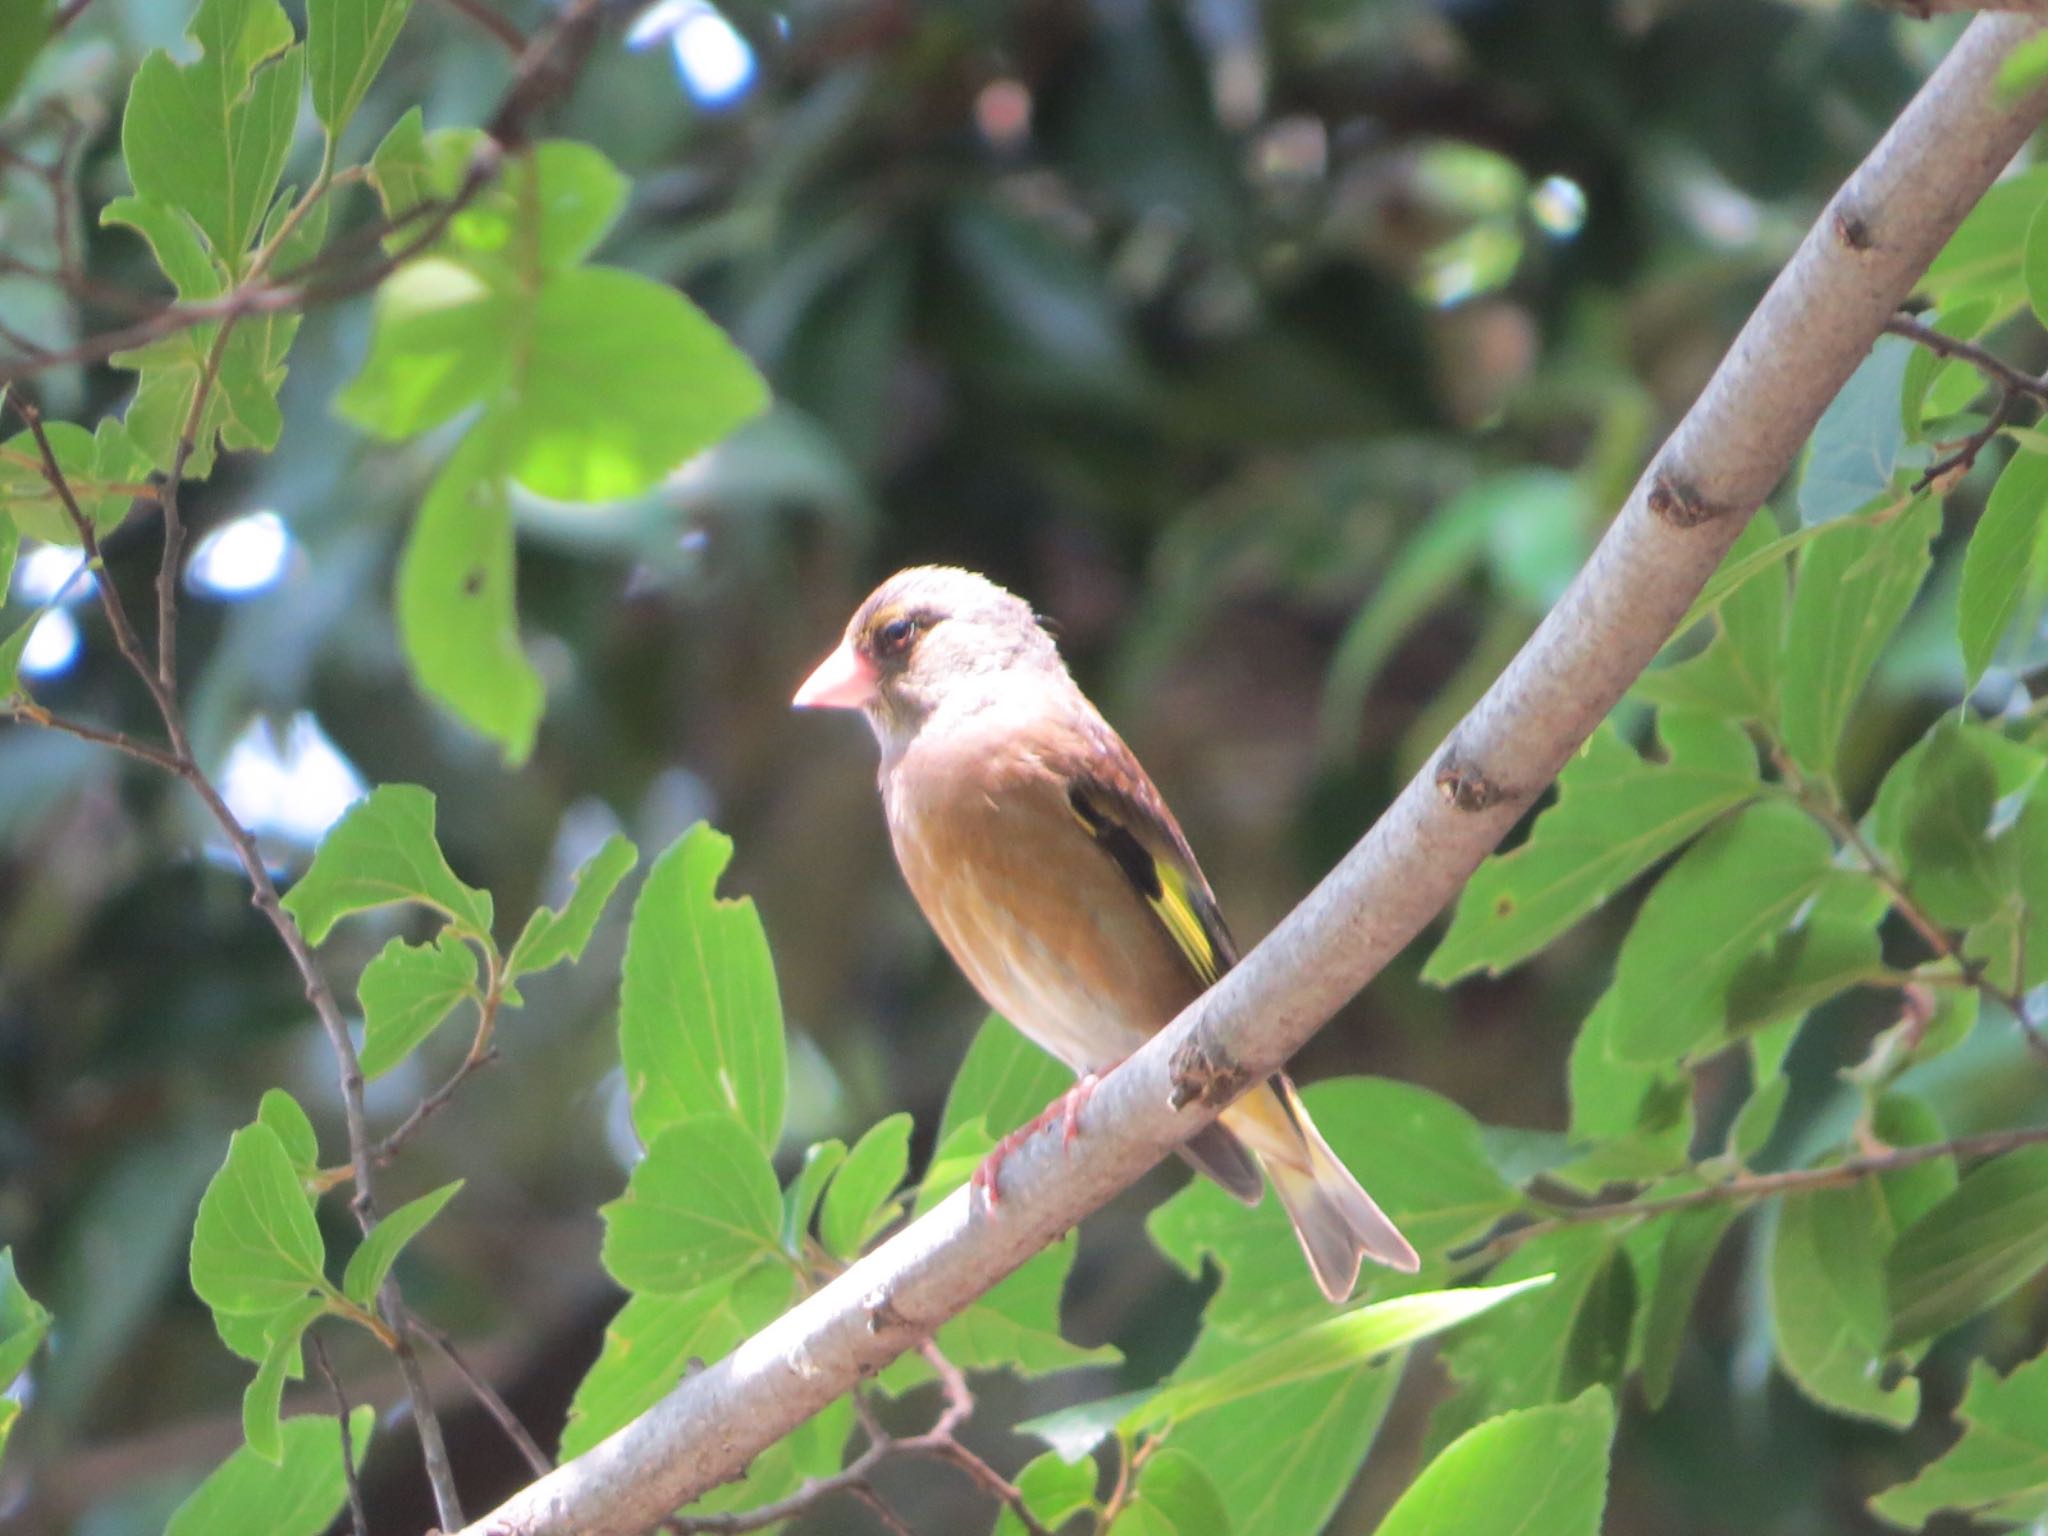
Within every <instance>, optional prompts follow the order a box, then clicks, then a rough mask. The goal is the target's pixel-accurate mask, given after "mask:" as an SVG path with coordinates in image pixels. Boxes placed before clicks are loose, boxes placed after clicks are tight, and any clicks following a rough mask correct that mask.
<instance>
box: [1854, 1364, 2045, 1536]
mask: <svg viewBox="0 0 2048 1536" xmlns="http://www.w3.org/2000/svg"><path fill="white" fill-rule="evenodd" d="M1956 1418H1957V1419H1958V1420H1960V1421H1961V1422H1962V1424H1963V1425H1964V1429H1963V1437H1962V1439H1960V1440H1958V1441H1957V1442H1956V1443H1955V1444H1954V1445H1952V1446H1950V1447H1949V1448H1948V1450H1947V1451H1946V1452H1944V1453H1943V1454H1942V1455H1941V1456H1939V1457H1938V1458H1936V1459H1935V1460H1934V1461H1931V1462H1929V1463H1928V1464H1927V1465H1926V1466H1924V1467H1922V1468H1921V1469H1920V1474H1919V1476H1917V1477H1915V1478H1914V1479H1913V1480H1912V1481H1910V1482H1906V1483H1900V1484H1898V1485H1897V1486H1896V1487H1892V1488H1887V1489H1886V1490H1885V1491H1884V1492H1883V1493H1880V1494H1879V1495H1878V1496H1877V1497H1876V1498H1874V1499H1872V1500H1871V1501H1870V1507H1871V1509H1872V1510H1873V1511H1875V1512H1876V1513H1877V1514H1879V1515H1882V1516H1883V1517H1884V1518H1885V1519H1887V1520H1889V1521H1891V1522H1892V1523H1893V1524H1894V1525H1901V1526H1904V1527H1906V1528H1907V1529H1909V1530H1918V1529H1919V1528H1920V1527H1921V1526H1922V1525H1923V1524H1925V1523H1926V1521H1927V1520H1928V1518H1929V1517H1930V1516H1932V1515H1933V1514H1934V1513H1935V1512H1936V1511H1937V1510H1943V1509H1955V1510H1961V1511H1963V1512H1964V1513H1966V1514H1969V1515H1971V1516H1973V1517H1975V1518H1976V1519H1977V1520H1978V1521H1980V1522H1983V1523H1985V1524H1998V1525H2037V1524H2039V1522H2040V1521H2042V1520H2043V1519H2048V1355H2037V1356H2036V1357H2035V1358H2033V1359H2032V1360H2028V1361H2026V1362H2024V1363H2023V1364H2020V1365H2017V1366H2015V1367H2014V1368H2013V1370H2012V1373H2011V1374H2010V1375H2008V1376H2006V1377H2005V1378H2004V1379H2003V1380H2001V1379H2000V1378H1999V1376H1998V1374H1997V1373H1996V1372H1995V1371H1993V1370H1992V1369H1991V1367H1990V1366H1988V1365H1986V1364H1985V1363H1984V1362H1983V1361H1982V1360H1976V1361H1972V1362H1971V1365H1970V1385H1969V1389H1968V1390H1967V1391H1966V1392H1965V1393H1964V1394H1963V1401H1962V1404H1961V1406H1960V1407H1958V1408H1957V1409H1956Z"/></svg>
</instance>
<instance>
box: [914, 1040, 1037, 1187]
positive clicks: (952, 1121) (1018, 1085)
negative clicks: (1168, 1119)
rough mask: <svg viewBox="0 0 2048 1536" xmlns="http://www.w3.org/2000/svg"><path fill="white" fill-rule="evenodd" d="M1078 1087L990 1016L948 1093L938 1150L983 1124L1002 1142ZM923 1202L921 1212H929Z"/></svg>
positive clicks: (969, 1047)
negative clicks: (959, 1133) (974, 1124)
mask: <svg viewBox="0 0 2048 1536" xmlns="http://www.w3.org/2000/svg"><path fill="white" fill-rule="evenodd" d="M1072 1086H1073V1074H1072V1073H1070V1072H1068V1071H1067V1069H1066V1068H1065V1067H1063V1066H1061V1065H1060V1064H1059V1062H1057V1061H1056V1060H1054V1059H1053V1058H1052V1056H1051V1055H1049V1054H1048V1053H1047V1052H1045V1051H1044V1050H1042V1049H1041V1048H1040V1047H1038V1046H1036V1045H1033V1044H1032V1043H1031V1042H1030V1041H1029V1040H1027V1039H1025V1038H1024V1036H1023V1034H1022V1033H1021V1032H1020V1031H1019V1030H1018V1029H1017V1027H1016V1026H1015V1025H1013V1024H1011V1023H1010V1022H1009V1021H1008V1020H1006V1019H1004V1018H1002V1017H1001V1016H999V1015H997V1014H990V1015H989V1016H988V1018H986V1019H985V1020H983V1021H982V1025H981V1028H980V1029H979V1030H977V1031H976V1032H975V1036H974V1043H973V1044H971V1045H970V1046H968V1048H967V1057H966V1059H965V1060H964V1061H962V1062H961V1063H960V1070H959V1071H958V1072H956V1073H955V1074H954V1075H953V1086H952V1087H951V1088H949V1089H948V1090H947V1091H946V1108H945V1111H944V1112H943V1113H942V1114H941V1115H940V1116H939V1134H938V1138H937V1141H936V1143H935V1145H937V1146H940V1147H943V1146H945V1145H946V1143H947V1142H949V1141H951V1140H952V1139H953V1135H954V1133H955V1132H957V1131H958V1130H959V1129H960V1128H961V1127H962V1126H965V1125H968V1124H971V1123H972V1122H974V1121H976V1120H979V1121H981V1122H982V1123H983V1128H984V1130H985V1131H986V1132H987V1134H988V1136H989V1138H990V1139H991V1140H999V1139H1000V1138H1002V1137H1004V1136H1007V1135H1009V1134H1010V1132H1012V1131H1014V1130H1016V1129H1017V1127H1019V1126H1020V1125H1022V1124H1024V1122H1025V1121H1027V1120H1029V1119H1031V1118H1032V1117H1033V1116H1035V1115H1037V1114H1038V1113H1039V1112H1040V1111H1042V1110H1044V1109H1045V1108H1046V1107H1047V1106H1048V1105H1050V1104H1051V1103H1052V1102H1053V1101H1054V1100H1055V1099H1057V1098H1058V1097H1059V1096H1060V1095H1061V1094H1062V1093H1064V1092H1066V1090H1067V1089H1068V1088H1070V1087H1072ZM923 1204H924V1203H923V1202H922V1201H920V1208H923Z"/></svg>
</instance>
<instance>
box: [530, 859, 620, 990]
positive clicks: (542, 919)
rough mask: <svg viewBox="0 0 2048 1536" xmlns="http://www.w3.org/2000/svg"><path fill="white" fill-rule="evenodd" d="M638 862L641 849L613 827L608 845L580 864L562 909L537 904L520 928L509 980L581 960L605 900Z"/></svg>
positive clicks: (601, 913)
mask: <svg viewBox="0 0 2048 1536" xmlns="http://www.w3.org/2000/svg"><path fill="white" fill-rule="evenodd" d="M639 862H640V853H639V850H638V849H636V848H635V847H634V846H633V845H632V843H630V842H629V841H627V840H626V839H625V838H624V837H622V836H620V835H619V834H618V833H616V832H614V833H613V834H612V835H611V836H610V837H608V838H606V839H605V841H604V846H603V847H601V848H599V849H598V850H597V852H595V853H593V854H592V855H591V856H590V857H589V858H587V859H585V860H584V861H583V863H582V865H581V867H579V868H578V869H577V871H576V874H575V877H574V886H575V888H574V890H573V891H571V893H570V895H569V899H568V900H567V901H566V902H564V903H563V904H562V910H561V911H559V912H556V911H554V910H553V909H552V908H549V907H535V908H534V910H533V915H532V916H531V917H529V918H528V919H527V920H526V926H525V927H524V928H523V929H521V930H520V933H519V942H518V943H516V944H514V945H513V946H512V953H511V954H510V955H509V956H508V957H507V958H506V961H505V977H506V979H507V980H508V981H509V980H516V979H517V978H518V977H521V976H525V975H527V974H529V973H531V972H533V971H544V970H546V969H548V967H550V966H553V965H560V964H561V963H562V962H563V961H564V960H580V959H581V958H582V957H583V948H584V946H585V945H586V944H588V943H589V942H590V936H591V934H592V933H594V932H596V931H597V920H598V918H600V917H601V916H603V915H604V908H605V903H606V902H608V901H610V900H611V899H612V892H613V891H615V890H617V889H618V888H619V882H620V881H621V880H623V879H625V878H626V876H627V875H628V874H629V873H630V872H631V871H632V868H633V866H634V865H635V864H637V863H639Z"/></svg>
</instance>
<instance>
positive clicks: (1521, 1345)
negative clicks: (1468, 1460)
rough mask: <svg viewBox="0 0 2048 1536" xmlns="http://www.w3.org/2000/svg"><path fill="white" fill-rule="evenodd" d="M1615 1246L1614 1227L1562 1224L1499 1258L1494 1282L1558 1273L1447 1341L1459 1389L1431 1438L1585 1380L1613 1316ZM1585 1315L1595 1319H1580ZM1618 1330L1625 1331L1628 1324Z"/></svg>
mask: <svg viewBox="0 0 2048 1536" xmlns="http://www.w3.org/2000/svg"><path fill="white" fill-rule="evenodd" d="M1618 1249H1619V1244H1618V1243H1617V1241H1616V1239H1615V1235H1614V1234H1612V1233H1609V1232H1604V1231H1601V1230H1598V1229H1597V1228H1583V1227H1565V1228H1560V1229H1559V1230H1557V1231H1554V1232H1549V1233H1545V1234H1544V1235H1542V1236H1540V1237H1535V1238H1531V1239H1530V1240H1529V1241H1528V1242H1526V1243H1524V1244H1523V1245H1522V1246H1521V1247H1519V1248H1517V1249H1516V1250H1515V1251H1514V1252H1513V1253H1511V1254H1509V1255H1508V1256H1507V1258H1505V1259H1504V1260H1502V1261H1501V1263H1500V1264H1499V1265H1498V1266H1497V1267H1496V1268H1495V1269H1494V1270H1493V1272H1492V1273H1491V1274H1490V1275H1489V1276H1488V1277H1487V1278H1488V1279H1490V1280H1492V1281H1494V1282H1495V1283H1496V1284H1501V1285H1505V1284H1508V1283H1510V1282H1513V1281H1516V1280H1525V1279H1528V1278H1530V1277H1532V1276H1537V1275H1546V1274H1548V1275H1554V1276H1556V1278H1555V1279H1554V1280H1553V1281H1552V1282H1551V1283H1550V1284H1549V1285H1546V1286H1544V1287H1543V1288H1542V1289H1540V1290H1538V1291H1536V1292H1534V1293H1533V1294H1531V1295H1529V1296H1528V1297H1526V1298H1525V1299H1523V1300H1522V1301H1520V1302H1519V1303H1517V1304H1516V1305H1515V1306H1514V1307H1512V1308H1510V1309H1508V1310H1506V1311H1504V1312H1502V1313H1500V1314H1499V1315H1498V1316H1496V1317H1492V1318H1482V1319H1480V1320H1478V1321H1476V1322H1475V1323H1473V1325H1472V1326H1471V1327H1469V1328H1463V1329H1460V1330H1459V1331H1458V1332H1457V1333H1455V1334H1453V1335H1452V1336H1451V1339H1450V1341H1449V1342H1448V1343H1447V1344H1445V1345H1444V1347H1443V1349H1442V1352H1441V1353H1442V1358H1443V1361H1444V1364H1445V1365H1446V1367H1447V1368H1448V1369H1449V1370H1450V1373H1451V1375H1452V1377H1453V1378H1454V1379H1455V1380H1456V1381H1457V1383H1458V1386H1459V1390H1458V1392H1457V1393H1456V1394H1455V1395H1454V1396H1453V1397H1451V1398H1450V1399H1448V1400H1447V1401H1446V1402H1444V1403H1443V1404H1442V1405H1441V1406H1440V1407H1439V1408H1438V1409H1437V1411H1436V1414H1435V1416H1434V1417H1433V1418H1432V1420H1431V1423H1430V1440H1431V1441H1432V1443H1435V1444H1439V1445H1441V1444H1444V1443H1446V1442H1448V1441H1450V1440H1452V1439H1454V1438H1456V1436H1458V1435H1460V1434H1462V1433H1463V1432H1464V1431H1466V1430H1468V1429H1470V1428H1471V1427H1472V1426H1473V1425H1475V1424H1478V1423H1479V1422H1480V1421H1481V1420H1484V1419H1489V1418H1492V1417H1493V1416H1494V1415H1496V1414H1499V1413H1505V1412H1507V1411H1508V1410H1510V1409H1514V1408H1531V1407H1535V1406H1537V1405H1539V1404H1542V1403H1550V1402H1556V1401H1559V1400H1561V1399H1562V1398H1565V1397H1568V1396H1570V1395H1571V1394H1572V1393H1574V1392H1576V1391H1578V1390H1580V1388H1581V1387H1583V1386H1584V1385H1585V1382H1584V1381H1583V1380H1577V1379H1575V1377H1577V1376H1578V1375H1580V1374H1581V1373H1582V1371H1583V1368H1584V1367H1585V1365H1586V1364H1587V1359H1588V1357H1587V1350H1588V1347H1589V1345H1590V1344H1591V1343H1592V1342H1594V1341H1597V1340H1598V1339H1600V1338H1602V1337H1604V1336H1605V1330H1606V1328H1607V1325H1609V1324H1610V1323H1611V1322H1612V1321H1613V1318H1612V1312H1611V1309H1610V1306H1609V1304H1610V1303H1611V1302H1612V1301H1613V1300H1614V1296H1613V1283H1614V1282H1613V1278H1612V1275H1611V1272H1610V1265H1611V1264H1612V1263H1613V1262H1614V1261H1616V1260H1617V1259H1619V1258H1620V1257H1621V1256H1620V1254H1619V1252H1618ZM1622 1262H1626V1260H1625V1259H1623V1260H1622ZM1589 1309H1590V1310H1589ZM1582 1315H1586V1316H1589V1317H1590V1318H1591V1321H1589V1322H1586V1323H1583V1324H1582V1323H1581V1317H1582ZM1619 1332H1620V1336H1621V1337H1622V1338H1624V1339H1625V1338H1626V1337H1627V1328H1626V1326H1625V1325H1624V1326H1623V1327H1622V1328H1621V1329H1620V1330H1619ZM1575 1339H1576V1340H1577V1347H1576V1348H1575V1347H1574V1343H1575Z"/></svg>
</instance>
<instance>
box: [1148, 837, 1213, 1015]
mask: <svg viewBox="0 0 2048 1536" xmlns="http://www.w3.org/2000/svg"><path fill="white" fill-rule="evenodd" d="M1152 868H1153V870H1154V872H1155V873H1156V874H1157V875H1158V877H1159V894H1158V895H1157V896H1150V897H1147V898H1146V905H1147V906H1149V907H1151V909H1152V910H1153V911H1154V912H1156V913H1157V914H1158V915H1159V921H1160V922H1162V923H1164V924H1165V925H1166V931H1167V932H1168V933H1170V934H1171V935H1173V942H1174V943H1175V944H1177V945H1178V946H1179V947H1180V952H1181V953H1182V954H1184V955H1186V956H1187V957H1188V963H1189V964H1190V965H1192V966H1193V967H1194V968H1195V974H1196V975H1197V976H1199V977H1201V979H1202V985H1203V986H1205V987H1210V986H1214V985H1215V984H1216V978H1217V977H1218V976H1220V975H1222V974H1223V973H1222V970H1221V969H1220V968H1219V967H1218V966H1217V964H1216V946H1215V944H1214V943H1213V942H1211V940H1210V938H1209V930H1208V929H1207V928H1206V927H1204V926H1203V924H1202V916H1201V914H1200V913H1199V912H1197V911H1196V910H1195V903H1194V900H1193V898H1192V897H1191V896H1190V895H1189V894H1188V879H1187V876H1186V875H1185V874H1183V873H1182V872H1181V871H1180V870H1178V869H1175V868H1173V867H1172V866H1171V865H1169V864H1163V863H1161V862H1160V861H1159V860H1158V859H1156V858H1155V859H1154V860H1153V861H1152Z"/></svg>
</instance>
